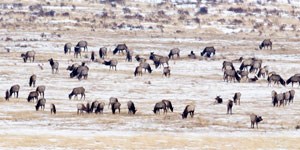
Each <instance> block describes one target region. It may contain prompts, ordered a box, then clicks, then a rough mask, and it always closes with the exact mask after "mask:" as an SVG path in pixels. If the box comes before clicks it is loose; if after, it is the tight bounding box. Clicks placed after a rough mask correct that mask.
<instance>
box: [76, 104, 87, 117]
mask: <svg viewBox="0 0 300 150" xmlns="http://www.w3.org/2000/svg"><path fill="white" fill-rule="evenodd" d="M83 111H85V112H87V111H88V109H87V107H86V106H85V105H84V104H83V103H79V104H77V115H78V114H79V112H80V114H83Z"/></svg>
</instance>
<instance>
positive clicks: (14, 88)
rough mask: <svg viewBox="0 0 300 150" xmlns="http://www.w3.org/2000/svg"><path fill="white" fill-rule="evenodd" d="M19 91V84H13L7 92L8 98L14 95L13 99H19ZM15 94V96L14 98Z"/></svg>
mask: <svg viewBox="0 0 300 150" xmlns="http://www.w3.org/2000/svg"><path fill="white" fill-rule="evenodd" d="M19 91H20V85H19V84H15V85H13V86H11V87H10V90H9V97H11V96H12V94H14V97H16V98H18V97H19ZM16 94H17V96H16Z"/></svg>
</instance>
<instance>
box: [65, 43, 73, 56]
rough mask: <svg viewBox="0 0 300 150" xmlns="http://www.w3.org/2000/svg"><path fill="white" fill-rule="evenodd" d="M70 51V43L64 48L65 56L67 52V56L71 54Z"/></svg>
mask: <svg viewBox="0 0 300 150" xmlns="http://www.w3.org/2000/svg"><path fill="white" fill-rule="evenodd" d="M71 49H72V44H71V43H66V44H65V46H64V52H65V54H67V53H68V52H69V54H70V53H71Z"/></svg>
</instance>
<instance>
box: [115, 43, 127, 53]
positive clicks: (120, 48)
mask: <svg viewBox="0 0 300 150" xmlns="http://www.w3.org/2000/svg"><path fill="white" fill-rule="evenodd" d="M124 50H125V51H127V50H128V48H127V46H126V44H118V45H117V47H116V48H115V49H114V50H113V54H114V55H115V54H116V53H118V52H119V54H120V52H121V51H122V53H123V51H124Z"/></svg>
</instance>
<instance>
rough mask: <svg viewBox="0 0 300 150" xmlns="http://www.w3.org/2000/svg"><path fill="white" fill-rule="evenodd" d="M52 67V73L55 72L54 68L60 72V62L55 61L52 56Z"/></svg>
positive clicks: (50, 60) (50, 61)
mask: <svg viewBox="0 0 300 150" xmlns="http://www.w3.org/2000/svg"><path fill="white" fill-rule="evenodd" d="M48 61H49V63H50V66H51V69H52V74H54V70H55V73H58V67H59V63H58V62H57V61H54V60H53V59H52V58H50V59H49V60H48Z"/></svg>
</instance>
